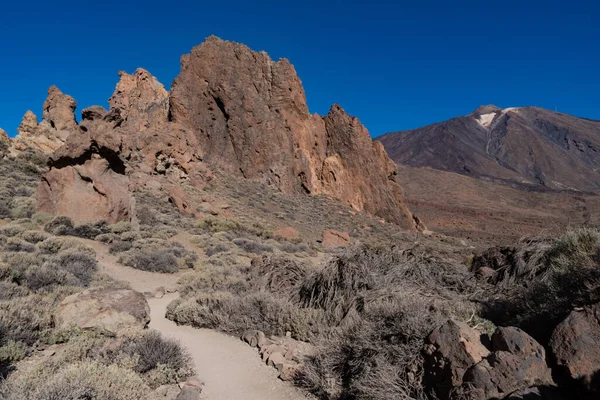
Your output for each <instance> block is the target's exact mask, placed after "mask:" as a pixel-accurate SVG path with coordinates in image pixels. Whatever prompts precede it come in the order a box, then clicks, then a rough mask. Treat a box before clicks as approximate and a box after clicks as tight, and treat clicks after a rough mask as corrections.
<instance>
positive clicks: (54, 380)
mask: <svg viewBox="0 0 600 400" xmlns="http://www.w3.org/2000/svg"><path fill="white" fill-rule="evenodd" d="M36 372H38V374H35V373H28V374H25V376H23V377H18V378H16V379H10V380H8V381H7V382H5V383H4V384H3V385H2V387H0V398H2V399H6V400H59V399H60V400H82V399H89V400H138V399H142V398H147V397H148V395H149V393H150V388H149V387H148V386H147V385H146V383H145V382H144V380H143V379H142V378H141V377H140V376H139V375H137V374H136V373H135V372H134V371H131V370H129V369H127V368H123V367H120V366H117V365H103V364H100V363H97V362H90V361H88V362H79V363H74V364H70V365H66V366H64V367H63V368H62V369H60V370H58V371H56V372H54V373H52V374H49V373H40V372H39V371H36Z"/></svg>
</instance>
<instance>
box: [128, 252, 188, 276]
mask: <svg viewBox="0 0 600 400" xmlns="http://www.w3.org/2000/svg"><path fill="white" fill-rule="evenodd" d="M119 263H121V264H123V265H126V266H128V267H132V268H136V269H141V270H143V271H150V272H169V273H174V272H177V271H179V266H178V264H177V258H176V257H175V255H173V253H172V252H170V251H168V250H159V251H150V250H138V249H133V250H130V251H128V252H127V254H126V255H122V256H120V257H119Z"/></svg>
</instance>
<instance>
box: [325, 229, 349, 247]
mask: <svg viewBox="0 0 600 400" xmlns="http://www.w3.org/2000/svg"><path fill="white" fill-rule="evenodd" d="M321 240H322V243H323V246H325V247H330V248H331V247H347V246H348V245H350V235H349V234H348V232H340V231H336V230H333V229H325V230H324V231H323V237H322V239H321Z"/></svg>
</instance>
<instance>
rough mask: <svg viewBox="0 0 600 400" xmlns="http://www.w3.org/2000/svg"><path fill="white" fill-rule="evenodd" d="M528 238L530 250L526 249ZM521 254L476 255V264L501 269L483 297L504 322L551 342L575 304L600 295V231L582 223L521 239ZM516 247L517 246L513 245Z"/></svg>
mask: <svg viewBox="0 0 600 400" xmlns="http://www.w3.org/2000/svg"><path fill="white" fill-rule="evenodd" d="M523 243H526V244H527V248H526V250H521V248H522V247H523ZM515 248H516V249H517V250H516V251H514V253H515V254H526V256H523V257H520V258H514V257H513V258H510V257H504V258H500V257H495V258H494V257H491V256H490V254H493V253H492V252H490V251H488V252H486V253H484V255H483V256H480V257H476V259H475V260H474V267H476V268H480V267H483V266H485V267H489V268H492V269H494V270H496V272H495V274H493V275H492V276H491V277H490V282H491V283H493V284H495V285H496V288H495V290H494V291H491V292H489V294H487V295H486V296H485V297H483V299H482V302H483V303H484V304H485V307H486V308H485V315H486V317H487V318H489V319H490V320H492V321H494V322H495V323H497V324H499V325H514V326H518V327H520V328H522V329H523V330H525V331H526V332H527V333H529V334H530V335H532V336H533V337H534V338H536V339H537V340H538V341H540V342H541V343H546V342H547V340H548V338H549V335H550V334H551V333H552V330H553V328H554V327H555V326H556V324H558V322H560V321H561V320H562V319H564V318H565V317H566V315H567V314H568V313H569V312H571V310H572V309H573V308H575V307H583V306H586V305H591V304H595V303H597V302H598V301H600V231H598V230H597V229H580V230H575V231H571V232H568V233H566V234H565V235H563V236H561V237H559V238H557V239H544V240H535V241H521V242H519V243H518V244H517V246H515ZM513 249H514V248H513Z"/></svg>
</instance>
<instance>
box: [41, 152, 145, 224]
mask: <svg viewBox="0 0 600 400" xmlns="http://www.w3.org/2000/svg"><path fill="white" fill-rule="evenodd" d="M89 157H90V158H89V159H87V160H78V161H73V163H72V164H70V165H66V166H64V167H61V168H53V169H51V170H50V171H49V172H48V173H46V174H45V175H44V178H43V179H42V181H41V182H40V184H39V185H38V188H37V193H36V200H37V206H36V208H37V210H38V211H43V212H47V213H50V214H57V215H63V216H66V217H69V218H71V220H72V221H74V222H75V223H86V222H96V221H101V220H104V221H107V222H109V223H116V222H118V221H130V220H131V218H132V215H133V214H134V208H133V207H134V201H133V197H132V195H131V192H130V181H129V178H128V177H127V176H126V175H125V174H123V173H122V172H123V171H122V169H121V165H120V164H118V163H117V165H114V164H111V163H110V161H109V160H110V158H102V157H93V156H92V154H89Z"/></svg>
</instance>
